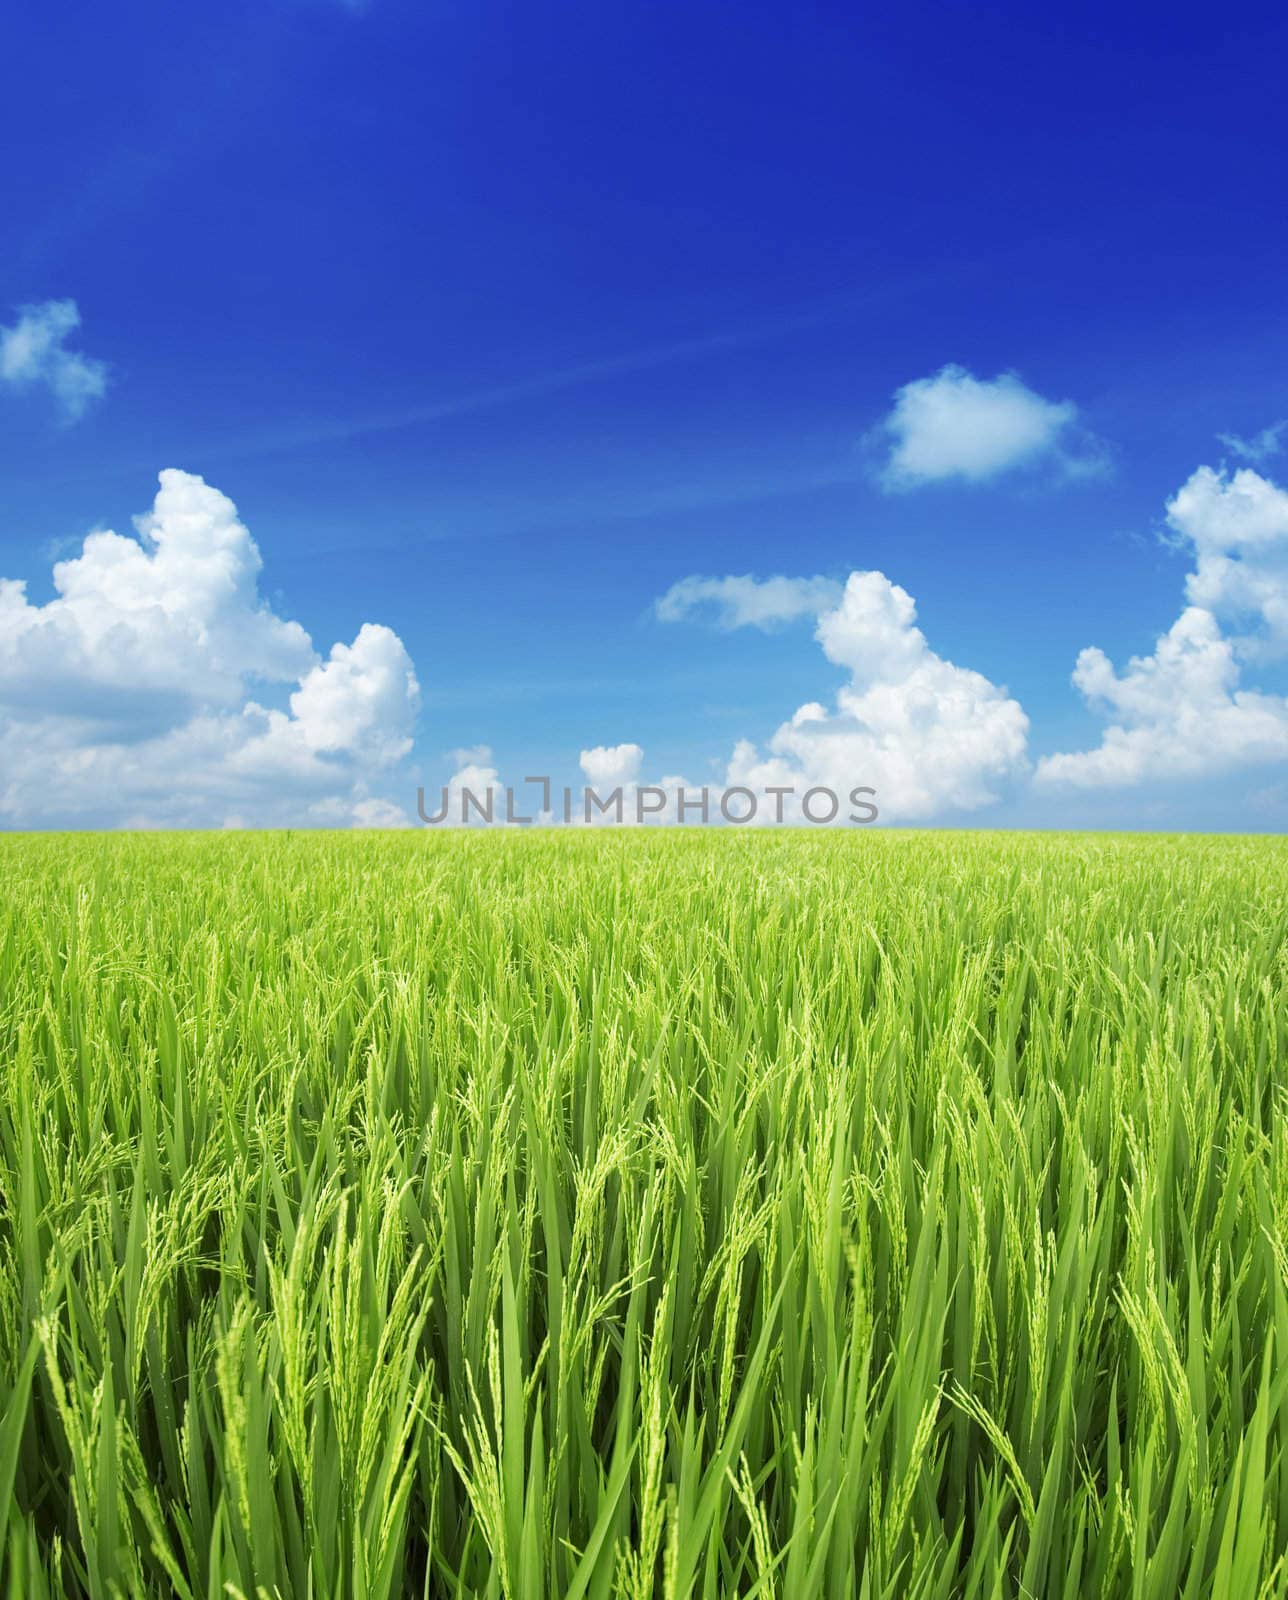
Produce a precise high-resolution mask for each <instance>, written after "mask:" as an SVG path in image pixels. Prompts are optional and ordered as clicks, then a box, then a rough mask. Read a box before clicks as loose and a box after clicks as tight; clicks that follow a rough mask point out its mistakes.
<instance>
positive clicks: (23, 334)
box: [0, 300, 107, 421]
mask: <svg viewBox="0 0 1288 1600" xmlns="http://www.w3.org/2000/svg"><path fill="white" fill-rule="evenodd" d="M80 320H81V319H80V312H79V311H78V310H77V307H76V302H75V301H74V300H46V301H45V302H44V303H43V304H42V305H33V306H20V307H19V308H18V320H17V322H16V323H14V325H13V326H12V327H10V328H0V381H3V382H5V383H8V384H11V385H12V386H13V387H14V388H16V389H25V388H31V387H34V386H36V385H42V384H43V385H44V387H45V388H47V389H48V390H49V391H50V393H51V394H52V395H53V396H54V398H55V399H56V400H57V402H58V404H59V406H60V407H61V409H62V412H63V415H64V416H65V417H66V418H67V419H68V420H69V421H74V420H75V419H76V418H77V417H79V416H81V415H82V414H83V413H84V411H85V408H86V406H88V405H89V403H90V401H91V400H97V399H99V398H100V397H101V396H102V394H103V393H104V391H105V390H106V388H107V368H106V367H105V366H104V364H103V363H102V362H101V361H94V360H92V359H91V358H90V357H89V356H84V355H80V354H78V353H77V352H76V351H74V350H67V349H65V348H64V345H65V343H66V340H67V338H68V336H69V335H71V334H73V333H75V331H76V329H77V328H79V327H80Z"/></svg>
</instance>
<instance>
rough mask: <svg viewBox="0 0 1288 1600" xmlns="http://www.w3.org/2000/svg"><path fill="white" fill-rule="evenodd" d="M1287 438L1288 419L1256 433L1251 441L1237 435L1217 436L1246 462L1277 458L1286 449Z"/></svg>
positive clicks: (1273, 423)
mask: <svg viewBox="0 0 1288 1600" xmlns="http://www.w3.org/2000/svg"><path fill="white" fill-rule="evenodd" d="M1285 436H1288V418H1285V419H1284V421H1282V422H1272V423H1271V424H1270V426H1269V427H1268V428H1262V430H1261V432H1260V433H1254V434H1253V435H1252V437H1251V439H1245V438H1243V437H1242V436H1241V435H1240V434H1237V433H1218V434H1217V438H1218V439H1219V440H1220V441H1221V443H1222V444H1223V445H1224V446H1225V447H1226V449H1227V450H1229V451H1230V452H1231V453H1232V454H1234V455H1236V456H1239V457H1240V458H1241V459H1242V460H1244V461H1266V460H1268V459H1269V457H1271V456H1277V455H1278V454H1279V452H1280V451H1281V450H1282V449H1283V448H1284V439H1285Z"/></svg>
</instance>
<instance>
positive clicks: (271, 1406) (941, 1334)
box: [0, 829, 1288, 1600]
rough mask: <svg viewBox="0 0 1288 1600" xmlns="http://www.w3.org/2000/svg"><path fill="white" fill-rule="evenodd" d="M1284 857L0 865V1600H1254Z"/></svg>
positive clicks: (201, 853)
mask: <svg viewBox="0 0 1288 1600" xmlns="http://www.w3.org/2000/svg"><path fill="white" fill-rule="evenodd" d="M1286 997H1288V846H1286V845H1285V843H1284V842H1283V841H1282V840H1277V839H1264V840H1251V839H1176V838H1147V837H1113V838H1110V837H1095V836H1045V837H1038V836H1005V835H971V834H940V835H929V834H921V835H918V834H912V833H892V832H887V833H866V832H865V833H862V834H831V833H828V834H822V833H794V832H782V833H775V832H754V831H749V832H737V831H735V830H732V829H726V830H720V831H718V832H706V831H687V830H684V831H673V830H657V831H655V832H654V831H650V832H617V831H608V830H552V831H549V832H530V831H523V832H511V831H501V832H488V833H482V834H472V835H465V834H461V833H456V834H452V835H446V834H426V833H415V834H407V835H391V834H386V835H365V836H364V835H353V836H343V837H342V836H337V835H331V834H317V835H296V836H290V835H258V836H255V835H243V836H227V837H224V836H200V835H191V836H171V837H156V836H143V835H140V836H118V837H111V838H102V837H98V838H95V837H85V836H82V837H66V836H63V837H58V836H48V837H38V838H37V837H25V838H21V837H13V836H11V837H8V838H5V839H3V840H0V1063H2V1072H3V1077H2V1079H0V1512H2V1513H3V1515H4V1519H5V1520H4V1523H3V1527H2V1528H0V1579H3V1581H4V1583H5V1584H6V1585H7V1592H8V1594H10V1595H12V1596H24V1597H25V1596H33V1597H39V1596H63V1595H67V1596H92V1597H95V1600H99V1597H102V1600H108V1597H136V1596H138V1597H143V1596H169V1595H178V1596H182V1597H184V1600H198V1597H214V1596H218V1595H224V1594H226V1595H233V1596H242V1597H245V1600H252V1597H259V1596H282V1597H301V1600H304V1597H308V1600H331V1597H336V1600H339V1597H346V1600H347V1597H350V1596H352V1597H355V1600H357V1597H361V1600H384V1597H389V1596H402V1595H415V1596H420V1595H426V1596H444V1597H449V1596H450V1597H461V1600H464V1597H475V1596H478V1597H485V1596H486V1597H489V1600H491V1597H497V1600H500V1597H504V1600H545V1597H549V1600H556V1597H559V1600H563V1597H567V1600H605V1597H620V1600H654V1597H666V1600H680V1597H688V1596H704V1597H715V1596H733V1595H739V1596H747V1597H751V1596H764V1597H766V1600H769V1597H773V1596H782V1597H785V1600H797V1597H802V1600H804V1597H811V1596H819V1597H838V1600H839V1597H842V1596H845V1597H851V1596H861V1597H863V1600H894V1597H900V1600H903V1597H916V1600H932V1597H933V1600H946V1597H950V1596H978V1597H981V1600H982V1597H985V1596H987V1597H990V1600H994V1597H996V1600H1002V1597H1008V1596H1014V1597H1019V1596H1053V1597H1054V1596H1059V1597H1067V1600H1073V1597H1077V1596H1124V1597H1126V1596H1132V1597H1136V1600H1151V1597H1159V1600H1162V1597H1168V1600H1170V1597H1173V1596H1186V1597H1203V1600H1208V1597H1217V1600H1222V1597H1227V1596H1230V1597H1244V1596H1247V1597H1260V1596H1275V1595H1285V1594H1288V1462H1286V1461H1285V1450H1286V1449H1288V1120H1286V1118H1285V1111H1286V1109H1288V1107H1286V1105H1285V1087H1286V1084H1288V1004H1286Z"/></svg>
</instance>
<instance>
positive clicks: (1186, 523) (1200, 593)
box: [1167, 467, 1288, 659]
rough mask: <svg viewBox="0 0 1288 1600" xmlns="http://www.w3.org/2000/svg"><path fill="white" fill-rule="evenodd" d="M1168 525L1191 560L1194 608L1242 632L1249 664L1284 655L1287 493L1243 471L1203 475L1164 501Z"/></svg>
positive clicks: (1203, 470)
mask: <svg viewBox="0 0 1288 1600" xmlns="http://www.w3.org/2000/svg"><path fill="white" fill-rule="evenodd" d="M1167 520H1168V522H1169V523H1170V524H1171V526H1172V527H1173V528H1174V529H1175V530H1176V532H1177V533H1178V534H1179V535H1180V536H1181V538H1182V539H1183V540H1186V541H1188V542H1189V544H1190V545H1191V546H1192V548H1193V552H1194V558H1195V562H1194V571H1193V572H1192V573H1190V574H1189V576H1188V577H1187V578H1186V580H1185V592H1186V596H1187V598H1188V599H1189V600H1190V602H1191V603H1192V604H1193V605H1196V606H1202V607H1204V608H1205V609H1206V610H1208V611H1211V612H1212V613H1213V615H1214V616H1217V617H1219V618H1221V619H1222V620H1223V621H1226V622H1229V623H1231V624H1233V625H1235V626H1236V627H1240V628H1242V629H1244V630H1250V631H1244V632H1243V633H1241V634H1240V635H1239V637H1238V639H1237V644H1238V649H1239V653H1240V654H1241V655H1242V656H1245V657H1247V658H1250V659H1251V658H1255V657H1262V656H1272V655H1280V654H1283V653H1284V652H1285V651H1288V492H1285V491H1284V490H1283V489H1281V488H1280V487H1279V486H1278V485H1277V484H1275V483H1272V482H1271V481H1270V480H1269V479H1268V478H1263V477H1262V476H1261V475H1260V474H1259V473H1256V472H1253V471H1252V469H1251V468H1250V467H1241V468H1240V469H1239V471H1238V472H1236V473H1235V474H1234V475H1233V476H1232V477H1230V476H1227V475H1226V473H1224V472H1214V471H1213V470H1212V468H1211V467H1200V468H1199V469H1198V471H1197V472H1195V473H1194V474H1193V475H1192V476H1191V477H1190V479H1189V480H1188V482H1186V483H1185V484H1184V485H1183V486H1182V487H1181V488H1180V489H1179V490H1178V491H1177V493H1176V494H1175V495H1174V496H1173V497H1172V499H1171V500H1169V501H1168V504H1167Z"/></svg>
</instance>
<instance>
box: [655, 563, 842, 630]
mask: <svg viewBox="0 0 1288 1600" xmlns="http://www.w3.org/2000/svg"><path fill="white" fill-rule="evenodd" d="M840 598H841V585H840V584H839V583H837V582H836V581H835V580H834V579H832V578H782V577H777V578H764V579H760V578H753V577H752V576H751V575H750V574H746V575H744V576H731V577H727V578H700V577H696V576H695V577H690V578H681V579H680V581H679V582H678V583H673V584H672V585H671V587H670V588H669V589H668V590H667V591H666V593H665V594H664V595H662V597H661V598H660V599H659V600H657V601H655V602H654V606H653V610H654V613H655V615H656V616H657V619H658V621H659V622H680V621H682V620H683V619H684V618H685V617H687V616H689V615H690V614H691V613H692V612H694V611H709V612H711V613H713V614H714V617H715V620H716V623H717V625H718V626H719V627H721V628H747V627H752V628H761V629H769V628H772V627H774V626H776V625H777V624H778V623H781V622H794V621H795V620H796V619H797V618H799V617H816V616H818V614H819V612H821V611H828V610H831V608H832V607H833V606H835V605H836V604H837V602H838V601H839V600H840Z"/></svg>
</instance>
